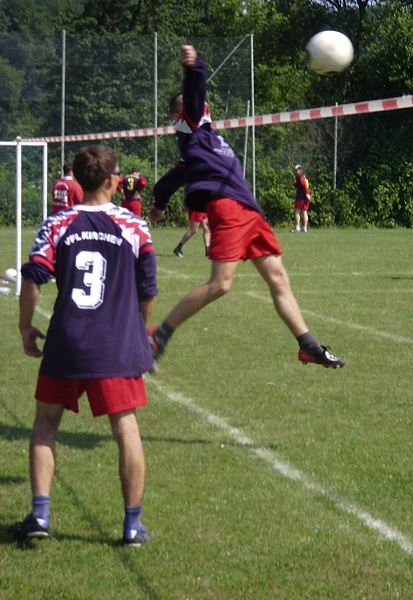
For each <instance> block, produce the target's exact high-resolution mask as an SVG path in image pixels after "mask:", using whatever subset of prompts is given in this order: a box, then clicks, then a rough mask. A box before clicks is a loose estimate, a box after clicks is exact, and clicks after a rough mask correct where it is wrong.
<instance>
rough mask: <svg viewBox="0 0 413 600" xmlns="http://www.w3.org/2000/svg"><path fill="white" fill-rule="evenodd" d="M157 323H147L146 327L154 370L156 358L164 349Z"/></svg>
mask: <svg viewBox="0 0 413 600" xmlns="http://www.w3.org/2000/svg"><path fill="white" fill-rule="evenodd" d="M158 329H159V325H149V327H148V328H147V333H148V338H149V343H150V345H151V348H152V355H153V360H154V368H153V370H154V371H157V370H158V358H159V356H160V355H161V354H162V353H163V351H164V350H165V344H164V343H163V341H162V339H161V337H160V336H159V334H158Z"/></svg>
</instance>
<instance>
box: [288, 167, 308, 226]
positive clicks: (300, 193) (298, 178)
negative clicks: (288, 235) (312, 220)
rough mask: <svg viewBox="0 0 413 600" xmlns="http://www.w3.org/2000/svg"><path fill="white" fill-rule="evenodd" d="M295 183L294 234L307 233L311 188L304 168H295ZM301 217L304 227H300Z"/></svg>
mask: <svg viewBox="0 0 413 600" xmlns="http://www.w3.org/2000/svg"><path fill="white" fill-rule="evenodd" d="M294 174H295V181H294V182H293V185H294V187H295V202H294V229H293V230H292V232H293V233H300V231H302V232H303V233H307V227H308V211H309V209H310V200H311V195H310V188H309V185H308V179H307V177H306V176H305V175H304V172H303V168H302V166H301V165H295V167H294ZM300 215H302V217H303V227H302V229H301V227H300Z"/></svg>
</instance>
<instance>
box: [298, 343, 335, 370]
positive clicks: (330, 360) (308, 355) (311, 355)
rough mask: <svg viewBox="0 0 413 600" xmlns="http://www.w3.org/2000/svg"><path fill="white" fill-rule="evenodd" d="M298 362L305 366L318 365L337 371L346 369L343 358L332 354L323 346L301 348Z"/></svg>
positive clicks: (314, 345)
mask: <svg viewBox="0 0 413 600" xmlns="http://www.w3.org/2000/svg"><path fill="white" fill-rule="evenodd" d="M298 360H300V361H301V362H302V363H304V364H305V365H306V364H307V363H315V364H317V365H323V367H326V368H329V367H331V368H332V369H336V368H337V367H344V365H345V364H346V361H345V360H344V359H343V358H339V357H338V356H335V355H334V354H332V353H331V352H330V350H329V348H328V347H327V346H321V345H319V344H313V345H311V346H306V347H305V348H300V350H299V352H298Z"/></svg>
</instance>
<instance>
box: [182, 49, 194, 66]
mask: <svg viewBox="0 0 413 600" xmlns="http://www.w3.org/2000/svg"><path fill="white" fill-rule="evenodd" d="M196 57H197V53H196V50H195V48H194V47H193V46H181V63H182V64H183V66H184V67H192V65H193V64H194V62H195V60H196Z"/></svg>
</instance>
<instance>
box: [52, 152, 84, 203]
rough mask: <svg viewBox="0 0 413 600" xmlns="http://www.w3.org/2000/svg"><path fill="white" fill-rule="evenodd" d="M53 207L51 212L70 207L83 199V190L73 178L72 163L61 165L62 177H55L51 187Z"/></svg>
mask: <svg viewBox="0 0 413 600" xmlns="http://www.w3.org/2000/svg"><path fill="white" fill-rule="evenodd" d="M52 200H53V209H52V214H53V215H55V214H56V213H58V212H60V211H61V210H65V209H66V208H72V206H75V205H76V204H81V202H82V201H83V190H82V188H81V187H80V185H79V184H78V182H77V181H76V180H75V179H74V178H73V164H72V163H66V164H65V165H64V166H63V177H60V178H59V179H56V181H55V182H54V184H53V188H52Z"/></svg>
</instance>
